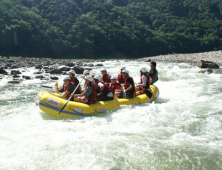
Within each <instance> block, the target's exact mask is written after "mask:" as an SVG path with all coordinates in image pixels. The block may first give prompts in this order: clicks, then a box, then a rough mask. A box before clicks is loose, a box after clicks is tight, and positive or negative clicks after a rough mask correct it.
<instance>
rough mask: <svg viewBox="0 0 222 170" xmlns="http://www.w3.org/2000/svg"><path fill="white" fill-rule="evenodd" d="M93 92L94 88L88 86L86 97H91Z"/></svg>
mask: <svg viewBox="0 0 222 170" xmlns="http://www.w3.org/2000/svg"><path fill="white" fill-rule="evenodd" d="M92 92H93V87H92V86H88V87H87V88H86V91H85V92H84V95H85V96H86V97H89V96H90V95H91V93H92Z"/></svg>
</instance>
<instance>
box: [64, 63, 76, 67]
mask: <svg viewBox="0 0 222 170" xmlns="http://www.w3.org/2000/svg"><path fill="white" fill-rule="evenodd" d="M66 66H68V67H73V66H75V64H74V63H67V64H66Z"/></svg>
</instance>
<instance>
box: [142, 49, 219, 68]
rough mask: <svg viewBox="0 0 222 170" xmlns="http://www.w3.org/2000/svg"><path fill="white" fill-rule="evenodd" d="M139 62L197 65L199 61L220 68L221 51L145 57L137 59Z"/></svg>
mask: <svg viewBox="0 0 222 170" xmlns="http://www.w3.org/2000/svg"><path fill="white" fill-rule="evenodd" d="M138 60H139V61H147V62H149V61H163V62H176V63H181V62H182V63H183V62H184V63H190V64H192V65H197V63H198V62H200V61H201V60H205V61H211V62H214V63H216V64H218V65H219V66H222V51H221V50H220V51H211V52H203V53H191V54H175V55H160V56H153V57H145V58H140V59H138Z"/></svg>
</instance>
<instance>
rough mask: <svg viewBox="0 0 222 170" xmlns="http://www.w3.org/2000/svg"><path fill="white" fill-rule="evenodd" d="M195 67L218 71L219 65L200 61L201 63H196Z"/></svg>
mask: <svg viewBox="0 0 222 170" xmlns="http://www.w3.org/2000/svg"><path fill="white" fill-rule="evenodd" d="M197 67H199V68H213V69H218V68H219V65H217V64H216V63H214V62H211V61H204V60H201V61H199V62H197Z"/></svg>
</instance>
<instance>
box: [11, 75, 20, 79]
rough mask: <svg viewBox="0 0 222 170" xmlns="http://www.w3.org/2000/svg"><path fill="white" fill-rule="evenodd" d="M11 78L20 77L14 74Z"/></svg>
mask: <svg viewBox="0 0 222 170" xmlns="http://www.w3.org/2000/svg"><path fill="white" fill-rule="evenodd" d="M12 77H13V78H18V77H21V76H19V75H17V74H14V75H13V76H12Z"/></svg>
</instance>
